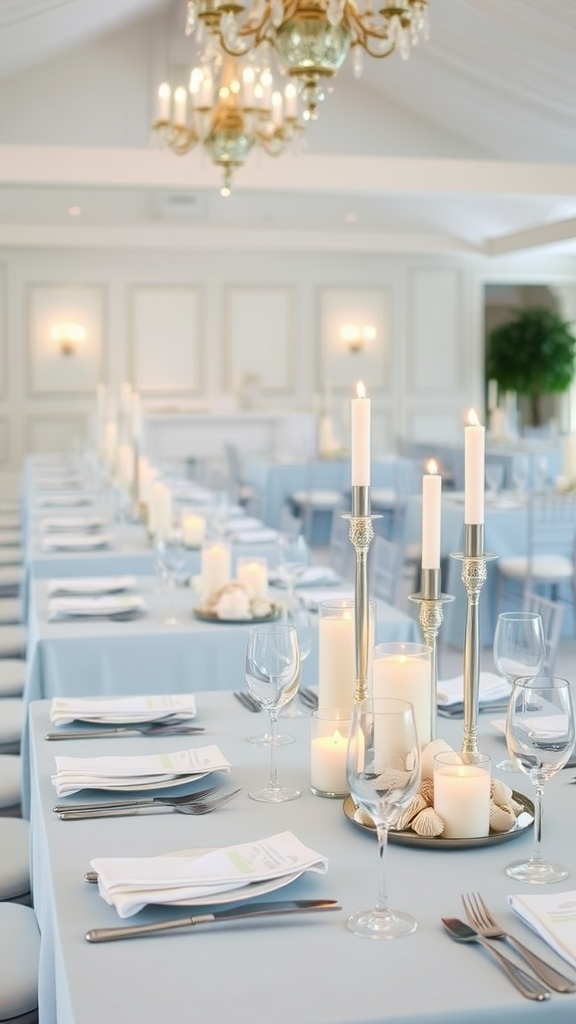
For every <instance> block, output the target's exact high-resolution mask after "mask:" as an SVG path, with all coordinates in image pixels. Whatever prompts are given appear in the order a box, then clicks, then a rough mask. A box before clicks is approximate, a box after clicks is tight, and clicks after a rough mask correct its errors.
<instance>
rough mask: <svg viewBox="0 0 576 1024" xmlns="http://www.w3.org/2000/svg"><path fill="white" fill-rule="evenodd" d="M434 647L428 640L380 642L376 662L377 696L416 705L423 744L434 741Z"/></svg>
mask: <svg viewBox="0 0 576 1024" xmlns="http://www.w3.org/2000/svg"><path fill="white" fill-rule="evenodd" d="M430 654H431V648H430V647H427V646H425V645H424V644H410V643H390V644H379V645H378V647H376V649H375V651H374V662H373V666H372V678H373V685H372V691H373V695H374V697H394V698H396V699H397V700H406V701H408V703H409V704H412V705H413V707H414V718H415V720H416V731H417V733H418V743H419V745H420V747H421V748H422V747H424V746H426V744H427V743H429V742H430V739H431V736H430V731H431V729H430V726H431V718H432V666H431V658H430Z"/></svg>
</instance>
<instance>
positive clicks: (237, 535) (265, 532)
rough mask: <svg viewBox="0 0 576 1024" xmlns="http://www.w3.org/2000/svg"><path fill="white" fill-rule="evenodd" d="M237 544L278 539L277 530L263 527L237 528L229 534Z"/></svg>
mask: <svg viewBox="0 0 576 1024" xmlns="http://www.w3.org/2000/svg"><path fill="white" fill-rule="evenodd" d="M230 537H231V538H232V540H233V541H236V543H237V544H259V543H261V542H264V543H266V542H267V541H273V540H278V530H272V529H270V528H267V527H265V528H263V529H261V530H238V531H236V530H235V531H234V533H231V534H230Z"/></svg>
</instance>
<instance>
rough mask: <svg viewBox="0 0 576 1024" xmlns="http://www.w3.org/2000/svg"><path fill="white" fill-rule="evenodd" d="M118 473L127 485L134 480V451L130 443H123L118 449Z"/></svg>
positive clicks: (130, 484)
mask: <svg viewBox="0 0 576 1024" xmlns="http://www.w3.org/2000/svg"><path fill="white" fill-rule="evenodd" d="M118 475H119V477H120V480H121V481H122V483H123V484H124V485H125V486H126V487H131V486H132V483H133V482H134V452H133V450H132V448H131V446H130V445H129V444H121V445H120V447H119V449H118Z"/></svg>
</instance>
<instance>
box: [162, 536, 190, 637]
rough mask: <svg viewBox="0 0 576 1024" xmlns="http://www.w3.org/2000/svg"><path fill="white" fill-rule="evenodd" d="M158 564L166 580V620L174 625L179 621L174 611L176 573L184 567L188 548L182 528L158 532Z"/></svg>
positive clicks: (169, 624) (167, 623) (168, 623)
mask: <svg viewBox="0 0 576 1024" xmlns="http://www.w3.org/2000/svg"><path fill="white" fill-rule="evenodd" d="M154 550H155V558H156V565H157V566H158V568H159V570H160V573H161V575H162V577H163V579H165V581H166V593H167V595H168V610H167V614H166V618H165V619H164V622H165V624H166V625H168V626H173V625H175V624H176V623H177V622H178V619H177V617H176V614H175V612H174V587H175V583H176V574H177V573H178V572H179V571H180V570H181V569H183V568H184V563H185V561H186V549H185V547H184V537H183V535H182V530H180V529H174V530H171V531H170V533H167V534H165V535H163V534H158V535H157V536H156V538H155V541H154Z"/></svg>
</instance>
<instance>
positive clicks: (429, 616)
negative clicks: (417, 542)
mask: <svg viewBox="0 0 576 1024" xmlns="http://www.w3.org/2000/svg"><path fill="white" fill-rule="evenodd" d="M408 600H409V601H414V602H415V603H416V604H419V605H420V611H419V614H418V621H419V623H420V628H421V630H422V635H423V637H424V640H425V641H426V643H427V644H428V646H429V647H431V648H432V656H431V659H430V668H431V686H432V693H431V702H430V739H431V740H435V739H436V719H437V710H436V709H437V706H438V652H437V643H436V641H437V638H438V630H439V629H440V626H441V625H442V621H443V619H444V612H443V609H442V606H443V605H444V604H449V602H450V601H453V600H454V597H453V596H452V594H441V593H440V569H422V590H421V592H420V593H419V594H409V596H408Z"/></svg>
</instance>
